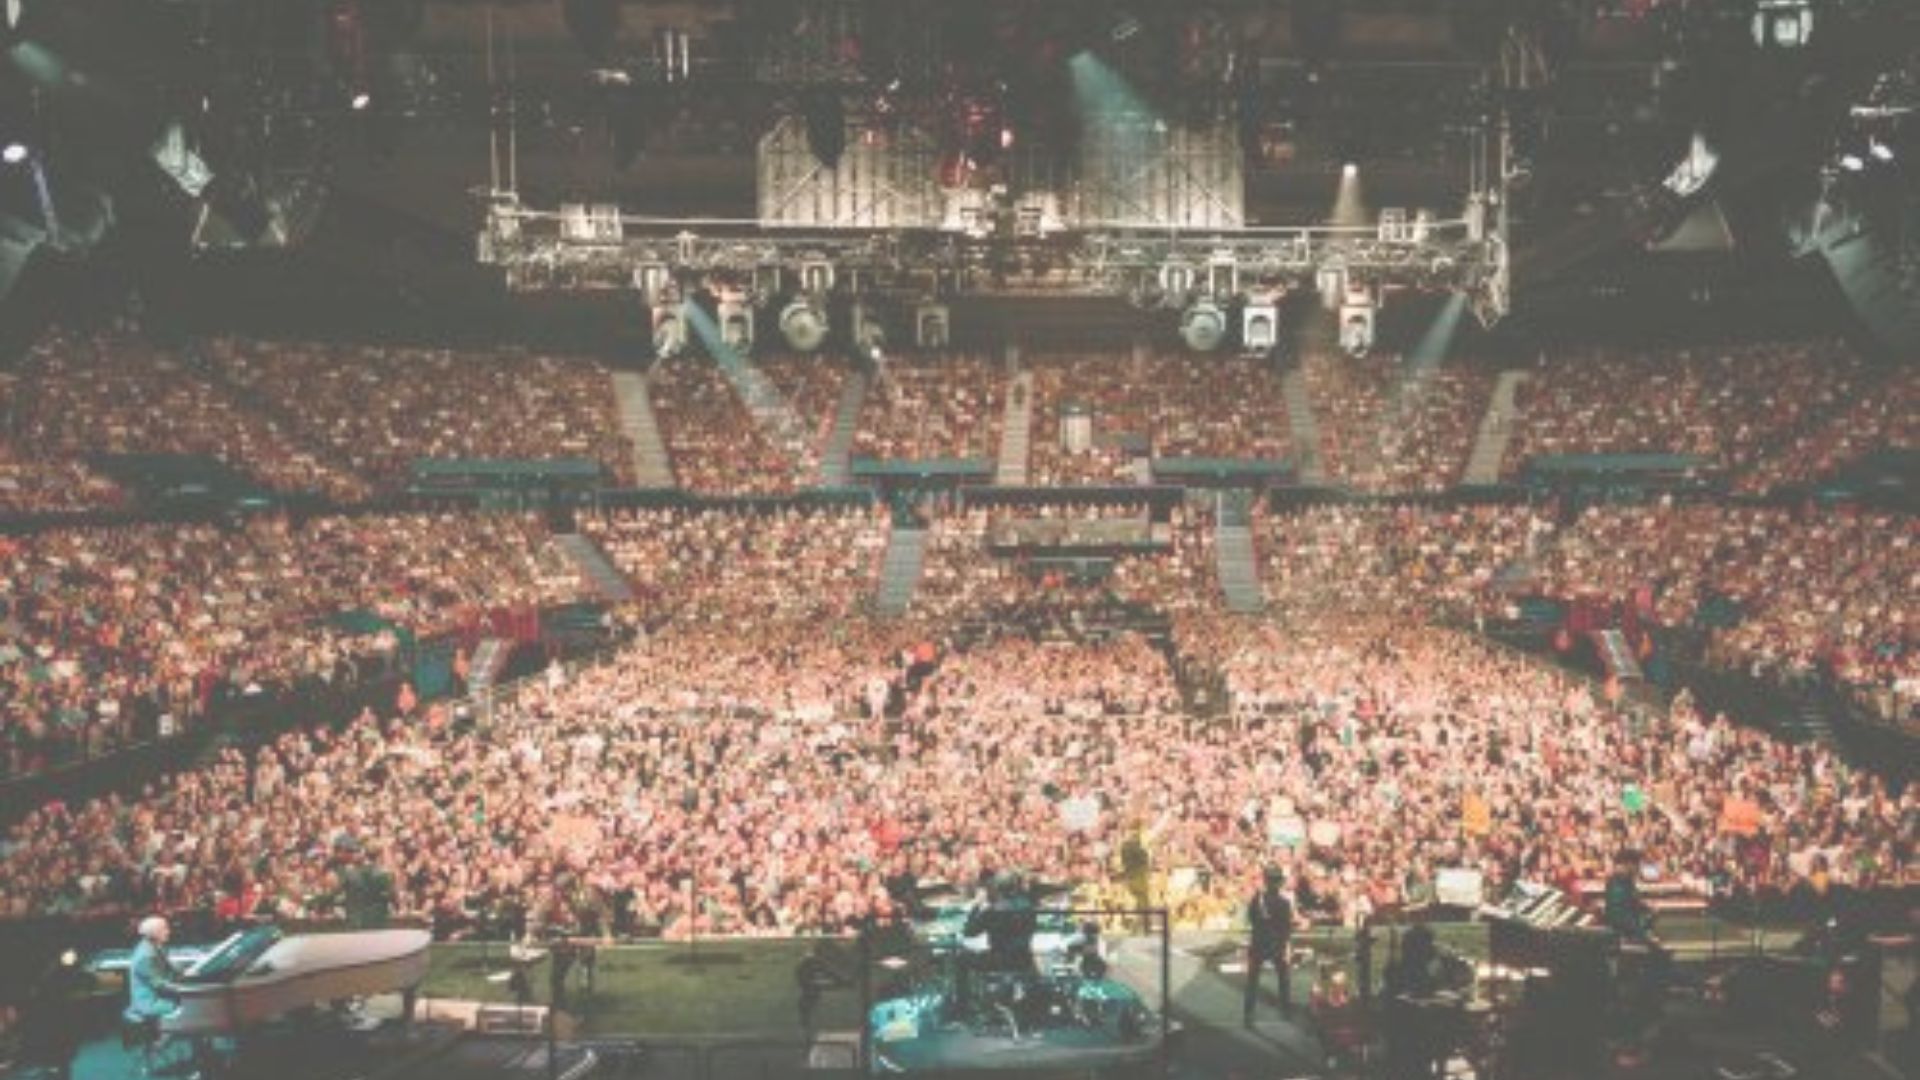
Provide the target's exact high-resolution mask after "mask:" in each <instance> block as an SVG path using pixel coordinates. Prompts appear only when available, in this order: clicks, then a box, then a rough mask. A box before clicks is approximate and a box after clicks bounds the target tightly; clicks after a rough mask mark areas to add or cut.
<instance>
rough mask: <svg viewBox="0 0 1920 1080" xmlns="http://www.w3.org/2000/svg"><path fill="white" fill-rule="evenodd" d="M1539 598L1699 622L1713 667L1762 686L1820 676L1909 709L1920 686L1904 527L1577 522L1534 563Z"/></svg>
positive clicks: (1810, 515) (1893, 519) (1781, 513)
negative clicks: (1710, 621)
mask: <svg viewBox="0 0 1920 1080" xmlns="http://www.w3.org/2000/svg"><path fill="white" fill-rule="evenodd" d="M1539 572H1540V576H1541V582H1540V584H1541V586H1542V587H1543V588H1544V589H1545V591H1547V592H1549V593H1550V594H1553V595H1557V596H1563V597H1568V598H1580V597H1583V596H1597V597H1602V598H1606V599H1609V600H1616V601H1626V602H1631V603H1633V604H1634V605H1635V606H1636V607H1637V608H1639V609H1642V610H1643V611H1644V613H1645V614H1646V615H1647V616H1648V617H1649V618H1650V619H1652V620H1653V621H1657V622H1659V623H1662V624H1665V625H1670V626H1678V625H1687V624H1692V623H1695V622H1700V621H1702V619H1701V616H1702V612H1703V608H1704V607H1705V606H1706V605H1708V604H1709V603H1712V602H1724V603H1727V604H1731V605H1734V607H1735V609H1736V613H1737V618H1736V619H1735V620H1731V621H1732V625H1729V626H1720V627H1716V628H1714V629H1713V649H1714V655H1715V656H1716V658H1717V659H1719V660H1720V661H1721V662H1722V663H1723V664H1725V665H1726V666H1729V667H1735V668H1739V669H1742V670H1745V671H1748V672H1750V673H1752V674H1754V675H1758V676H1762V677H1788V678H1794V679H1804V678H1806V677H1808V676H1810V675H1812V674H1813V673H1814V672H1816V671H1821V670H1824V671H1827V672H1830V673H1831V674H1833V675H1834V676H1835V677H1837V678H1839V679H1840V680H1841V681H1843V682H1847V683H1851V684H1854V685H1857V686H1884V687H1886V688H1888V689H1890V690H1895V691H1897V692H1898V693H1900V695H1901V696H1902V697H1903V698H1904V699H1906V700H1909V701H1920V695H1915V694H1914V693H1913V691H1914V689H1915V679H1916V677H1920V612H1916V611H1914V610H1912V608H1911V606H1910V604H1909V603H1908V601H1909V600H1910V599H1911V598H1912V597H1913V596H1914V595H1916V590H1920V530H1916V528H1915V526H1914V523H1913V521H1912V520H1911V519H1910V518H1906V517H1903V516H1898V515H1894V514H1888V513H1871V512H1863V511H1852V510H1837V511H1833V512H1810V511H1807V510H1805V509H1786V508H1779V507H1740V506H1722V505H1718V504H1713V503H1693V504H1689V503H1674V502H1661V503H1657V504H1652V505H1647V506H1635V507H1605V508H1594V509H1591V510H1588V511H1587V512H1585V513H1584V514H1582V515H1581V517H1580V519H1579V520H1578V522H1577V523H1575V525H1574V526H1573V527H1571V528H1569V529H1567V530H1565V531H1564V532H1563V533H1562V534H1561V535H1560V536H1559V537H1558V539H1557V542H1556V543H1554V544H1553V545H1552V547H1551V549H1550V551H1549V554H1548V557H1547V558H1545V559H1543V560H1542V562H1541V564H1540V566H1539Z"/></svg>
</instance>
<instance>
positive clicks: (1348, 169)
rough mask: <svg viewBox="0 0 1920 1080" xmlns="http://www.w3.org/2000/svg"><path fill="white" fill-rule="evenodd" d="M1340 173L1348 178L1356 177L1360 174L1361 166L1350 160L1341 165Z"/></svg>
mask: <svg viewBox="0 0 1920 1080" xmlns="http://www.w3.org/2000/svg"><path fill="white" fill-rule="evenodd" d="M1340 175H1341V176H1343V177H1345V178H1346V179H1348V180H1351V179H1353V178H1354V177H1356V176H1359V175H1360V166H1358V165H1355V164H1354V163H1353V162H1351V161H1349V162H1347V163H1346V164H1345V165H1344V166H1342V167H1341V169H1340Z"/></svg>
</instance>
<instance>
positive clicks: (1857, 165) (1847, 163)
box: [1840, 153, 1867, 172]
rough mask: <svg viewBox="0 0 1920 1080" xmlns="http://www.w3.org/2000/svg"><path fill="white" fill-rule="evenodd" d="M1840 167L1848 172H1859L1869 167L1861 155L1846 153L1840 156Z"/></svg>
mask: <svg viewBox="0 0 1920 1080" xmlns="http://www.w3.org/2000/svg"><path fill="white" fill-rule="evenodd" d="M1840 167H1841V168H1843V169H1845V170H1847V171H1848V172H1859V171H1861V170H1862V169H1865V168H1866V167H1867V162H1866V159H1865V158H1863V157H1861V156H1860V155H1859V154H1854V153H1846V154H1841V155H1840Z"/></svg>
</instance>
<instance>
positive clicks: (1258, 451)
mask: <svg viewBox="0 0 1920 1080" xmlns="http://www.w3.org/2000/svg"><path fill="white" fill-rule="evenodd" d="M1026 366H1027V367H1028V368H1029V369H1030V370H1031V371H1032V372H1033V377H1034V378H1033V385H1034V411H1033V439H1032V448H1031V455H1030V460H1029V467H1030V472H1031V476H1032V482H1033V483H1035V484H1039V485H1042V486H1062V485H1080V484H1133V483H1139V482H1140V481H1141V474H1140V470H1139V460H1140V459H1141V458H1143V457H1162V458H1188V457H1200V458H1239V459H1261V460H1279V459H1285V458H1286V457H1287V456H1288V451H1289V449H1290V445H1291V444H1290V437H1289V427H1288V423H1287V406H1286V397H1285V394H1284V393H1283V391H1282V388H1281V382H1280V376H1279V373H1278V372H1276V371H1275V370H1274V368H1273V366H1272V365H1271V364H1269V363H1267V362H1265V361H1264V360H1259V359H1251V358H1247V357H1239V356H1211V355H1195V354H1193V353H1166V352H1152V351H1136V352H1135V353H1134V354H1132V355H1130V356H1129V355H1115V354H1113V353H1110V352H1080V353H1068V352H1061V353H1048V354H1043V355H1040V356H1036V357H1032V358H1030V359H1029V361H1028V362H1027V363H1026ZM1072 412H1084V413H1085V414H1086V415H1087V416H1088V417H1089V418H1090V420H1091V429H1092V438H1091V441H1090V444H1089V445H1088V446H1086V447H1085V448H1080V449H1072V450H1069V449H1068V448H1067V447H1066V446H1065V445H1064V439H1063V420H1064V418H1065V417H1066V416H1067V415H1068V414H1069V413H1072Z"/></svg>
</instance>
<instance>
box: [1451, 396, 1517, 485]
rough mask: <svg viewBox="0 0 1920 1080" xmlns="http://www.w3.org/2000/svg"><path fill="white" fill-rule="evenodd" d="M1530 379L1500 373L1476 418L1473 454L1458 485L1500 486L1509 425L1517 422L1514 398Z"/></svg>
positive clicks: (1510, 433)
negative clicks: (1484, 411)
mask: <svg viewBox="0 0 1920 1080" xmlns="http://www.w3.org/2000/svg"><path fill="white" fill-rule="evenodd" d="M1529 377H1530V376H1528V375H1527V373H1526V372H1524V371H1503V372H1501V373H1500V378H1499V379H1498V380H1496V381H1495V382H1494V384H1493V397H1492V398H1490V399H1489V400H1488V401H1487V411H1486V414H1485V415H1484V416H1482V417H1481V418H1480V430H1479V432H1478V433H1477V434H1476V435H1474V437H1473V450H1472V451H1471V452H1470V453H1469V454H1468V455H1467V467H1466V470H1465V471H1464V472H1463V473H1461V475H1460V482H1461V483H1462V484H1466V485H1468V486H1480V487H1485V486H1489V485H1492V484H1497V483H1499V482H1500V474H1501V466H1502V465H1504V464H1505V463H1506V459H1507V447H1508V446H1510V445H1512V443H1513V425H1514V422H1515V421H1516V420H1517V419H1518V418H1519V414H1520V407H1519V404H1518V394H1519V393H1520V387H1521V386H1522V385H1524V384H1525V383H1526V381H1527V379H1528V378H1529Z"/></svg>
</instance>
